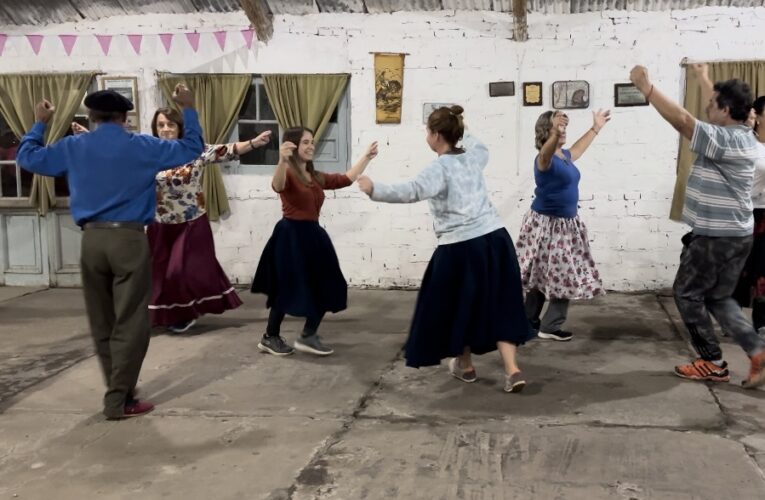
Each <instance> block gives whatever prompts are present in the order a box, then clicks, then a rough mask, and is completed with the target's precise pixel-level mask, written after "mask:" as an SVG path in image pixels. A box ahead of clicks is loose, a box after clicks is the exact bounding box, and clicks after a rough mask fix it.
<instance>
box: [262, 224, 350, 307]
mask: <svg viewBox="0 0 765 500" xmlns="http://www.w3.org/2000/svg"><path fill="white" fill-rule="evenodd" d="M251 291H252V292H253V293H263V294H266V295H267V296H268V300H267V302H266V305H267V306H268V307H273V308H275V309H276V310H278V311H282V312H284V313H286V314H289V315H290V316H300V317H318V316H320V315H322V314H324V313H326V312H333V313H334V312H338V311H342V310H344V309H345V308H346V307H347V304H348V284H347V283H346V281H345V278H344V277H343V273H342V271H341V270H340V263H339V262H338V260H337V254H336V253H335V247H334V246H332V241H331V240H330V239H329V235H328V234H327V232H326V231H325V230H324V229H323V228H322V227H321V226H320V225H319V223H318V222H314V221H298V220H290V219H282V220H280V221H279V222H277V224H276V227H275V228H274V232H273V234H272V235H271V238H270V239H269V240H268V243H266V247H265V248H264V249H263V254H262V255H261V257H260V262H259V263H258V269H257V271H256V272H255V277H254V278H253V280H252V287H251Z"/></svg>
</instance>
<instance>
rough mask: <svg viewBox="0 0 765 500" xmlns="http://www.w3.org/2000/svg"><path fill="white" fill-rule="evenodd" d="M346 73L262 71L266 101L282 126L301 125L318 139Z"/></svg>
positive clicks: (342, 88)
mask: <svg viewBox="0 0 765 500" xmlns="http://www.w3.org/2000/svg"><path fill="white" fill-rule="evenodd" d="M347 83H348V75H347V74H340V75H263V84H264V85H265V87H266V94H268V102H270V103H271V108H273V110H274V114H276V120H277V121H278V122H279V125H280V126H281V127H282V128H290V127H297V126H301V125H302V126H303V127H307V128H310V129H311V130H313V131H314V139H315V140H316V141H317V142H318V141H319V140H320V139H321V137H322V135H323V134H324V131H325V130H326V128H327V124H328V123H329V119H330V118H332V113H334V112H335V108H336V107H337V103H338V102H340V98H341V97H342V95H343V90H345V86H346V84H347Z"/></svg>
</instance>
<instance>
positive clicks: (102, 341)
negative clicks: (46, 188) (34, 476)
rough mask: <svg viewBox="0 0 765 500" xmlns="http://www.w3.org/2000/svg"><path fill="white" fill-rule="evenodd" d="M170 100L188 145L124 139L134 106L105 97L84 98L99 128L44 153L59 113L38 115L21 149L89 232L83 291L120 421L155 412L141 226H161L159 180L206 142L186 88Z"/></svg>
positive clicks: (110, 405)
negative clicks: (143, 389) (59, 188)
mask: <svg viewBox="0 0 765 500" xmlns="http://www.w3.org/2000/svg"><path fill="white" fill-rule="evenodd" d="M173 100H174V101H175V102H176V103H177V104H178V105H179V106H181V107H182V108H183V118H184V121H185V127H184V136H183V139H180V140H173V141H166V140H161V139H158V138H155V137H152V136H148V135H138V134H132V133H130V132H128V131H127V130H125V121H126V119H127V112H128V111H130V110H132V109H133V104H132V103H131V102H130V101H129V100H128V99H126V98H125V97H123V96H121V95H120V94H118V93H116V92H114V91H111V90H104V91H100V92H95V93H93V94H90V95H89V96H88V97H86V98H85V106H87V107H88V109H89V115H90V120H91V121H93V122H95V123H96V125H97V128H96V130H95V131H94V132H92V133H89V134H82V135H77V136H70V137H65V138H63V139H61V140H60V141H58V142H56V143H55V144H52V145H50V146H45V145H44V142H43V141H44V139H43V137H44V135H45V128H46V125H47V123H48V122H49V121H50V119H51V117H52V116H53V113H54V112H55V108H54V106H53V105H52V104H51V103H50V102H48V101H42V102H40V103H38V104H37V106H36V107H35V118H36V119H37V123H35V125H34V126H33V127H32V129H31V130H30V131H29V132H28V133H27V134H26V135H25V136H24V138H23V139H22V140H21V146H20V147H19V151H18V155H17V162H18V164H19V166H20V167H21V168H23V169H25V170H29V171H30V172H34V173H36V174H41V175H47V176H54V177H55V176H62V175H66V176H67V180H68V182H69V192H70V206H71V209H72V216H73V217H74V220H75V222H76V223H77V225H78V226H80V227H81V228H82V229H83V231H84V232H83V236H82V255H81V269H82V286H83V292H84V295H85V306H86V309H87V313H88V321H89V323H90V330H91V334H92V335H93V340H94V342H95V347H96V352H97V354H98V359H99V361H100V363H101V368H102V370H103V372H104V377H105V379H106V386H107V391H106V394H105V396H104V415H106V417H107V418H108V419H121V418H125V417H134V416H138V415H143V414H145V413H148V412H150V411H151V410H153V409H154V405H152V404H151V403H149V402H147V401H139V400H137V399H135V386H136V383H137V382H138V375H139V373H140V371H141V364H142V363H143V359H144V357H145V355H146V350H147V348H148V346H149V336H150V331H151V327H150V323H149V309H148V305H149V299H150V294H151V265H150V252H149V245H148V241H147V238H146V234H145V232H144V227H145V226H146V225H147V224H149V223H150V222H151V221H152V220H153V219H154V211H155V206H156V194H155V191H156V188H155V181H154V177H155V175H156V174H157V172H160V171H162V170H166V169H168V168H172V167H176V166H178V165H184V164H186V163H188V162H190V161H192V160H194V159H196V158H198V157H199V155H200V154H201V153H202V149H203V147H204V142H203V140H202V130H201V127H200V125H199V119H198V116H197V112H196V111H195V110H194V99H193V95H192V94H191V92H190V91H189V90H188V89H187V88H186V87H185V86H183V85H179V86H178V87H176V89H175V94H174V95H173Z"/></svg>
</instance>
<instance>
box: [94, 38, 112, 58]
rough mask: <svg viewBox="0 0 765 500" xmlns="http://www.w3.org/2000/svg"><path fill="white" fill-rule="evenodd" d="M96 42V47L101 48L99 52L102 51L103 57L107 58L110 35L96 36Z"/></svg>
mask: <svg viewBox="0 0 765 500" xmlns="http://www.w3.org/2000/svg"><path fill="white" fill-rule="evenodd" d="M96 40H98V45H100V46H101V51H103V53H104V55H105V56H108V55H109V47H111V45H112V35H96Z"/></svg>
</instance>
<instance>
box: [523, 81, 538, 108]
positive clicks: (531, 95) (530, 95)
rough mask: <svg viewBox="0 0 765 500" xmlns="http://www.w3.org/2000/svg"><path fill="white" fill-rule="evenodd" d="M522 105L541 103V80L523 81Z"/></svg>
mask: <svg viewBox="0 0 765 500" xmlns="http://www.w3.org/2000/svg"><path fill="white" fill-rule="evenodd" d="M523 105H524V106H541V105H542V82H523Z"/></svg>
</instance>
